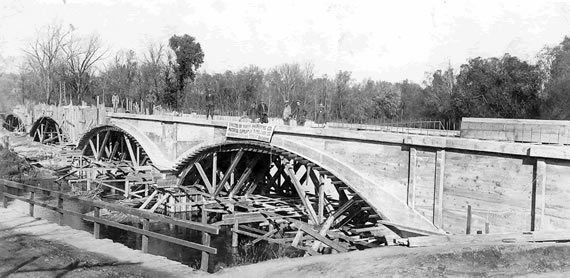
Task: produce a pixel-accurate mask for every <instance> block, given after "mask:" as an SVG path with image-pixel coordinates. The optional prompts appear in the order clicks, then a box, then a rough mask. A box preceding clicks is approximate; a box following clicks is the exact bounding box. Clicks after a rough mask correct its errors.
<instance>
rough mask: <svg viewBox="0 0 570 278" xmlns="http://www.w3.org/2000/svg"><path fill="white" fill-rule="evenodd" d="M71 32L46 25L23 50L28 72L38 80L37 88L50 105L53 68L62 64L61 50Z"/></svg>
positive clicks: (52, 90) (54, 25)
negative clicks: (42, 92)
mask: <svg viewBox="0 0 570 278" xmlns="http://www.w3.org/2000/svg"><path fill="white" fill-rule="evenodd" d="M70 34H71V30H70V29H68V28H64V27H63V26H62V25H61V24H51V25H47V26H46V27H45V29H44V30H41V31H39V32H38V34H37V36H36V38H35V40H34V41H33V42H32V43H30V45H29V46H28V48H26V49H24V52H25V53H26V58H27V66H28V70H30V71H31V72H32V73H33V74H34V75H35V76H36V77H37V78H38V79H39V87H40V89H41V90H42V91H44V93H45V101H46V102H47V103H50V101H51V97H52V95H53V92H54V88H55V87H56V86H54V83H56V82H55V80H54V79H55V68H56V67H57V66H58V65H60V64H61V63H62V62H63V49H64V48H65V47H66V46H67V45H68V44H69V37H70Z"/></svg>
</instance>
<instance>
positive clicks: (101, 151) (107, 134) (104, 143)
mask: <svg viewBox="0 0 570 278" xmlns="http://www.w3.org/2000/svg"><path fill="white" fill-rule="evenodd" d="M110 134H111V131H110V130H107V133H105V137H103V143H101V147H100V148H99V152H98V153H97V156H96V159H97V160H101V156H102V155H103V150H104V149H105V146H106V145H107V141H108V140H109V135H110Z"/></svg>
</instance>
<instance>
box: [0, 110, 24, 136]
mask: <svg viewBox="0 0 570 278" xmlns="http://www.w3.org/2000/svg"><path fill="white" fill-rule="evenodd" d="M2 127H4V128H5V129H6V130H8V131H10V132H25V131H26V127H25V125H24V122H22V121H21V120H20V118H18V116H16V115H13V114H9V115H8V116H6V118H5V119H4V123H3V124H2Z"/></svg>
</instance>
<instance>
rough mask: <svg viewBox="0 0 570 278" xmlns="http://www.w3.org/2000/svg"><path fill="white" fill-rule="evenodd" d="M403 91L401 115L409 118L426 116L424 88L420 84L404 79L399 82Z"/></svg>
mask: <svg viewBox="0 0 570 278" xmlns="http://www.w3.org/2000/svg"><path fill="white" fill-rule="evenodd" d="M399 86H400V91H401V109H402V110H401V111H400V112H401V116H402V117H406V118H409V119H419V118H422V117H424V114H423V112H424V110H425V106H424V99H423V92H424V91H423V89H422V87H421V86H420V85H419V84H416V83H414V82H411V81H409V80H407V79H406V80H404V81H403V82H402V83H400V84H399Z"/></svg>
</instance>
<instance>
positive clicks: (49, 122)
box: [29, 116, 66, 144]
mask: <svg viewBox="0 0 570 278" xmlns="http://www.w3.org/2000/svg"><path fill="white" fill-rule="evenodd" d="M29 134H30V136H31V137H32V138H33V139H34V141H36V142H40V143H42V144H57V143H63V142H65V141H66V138H65V136H64V135H63V131H62V129H61V127H60V126H59V124H58V123H57V122H56V121H55V120H54V119H52V118H50V117H45V116H44V117H40V118H39V119H37V120H36V121H35V122H34V124H32V127H31V128H30V132H29Z"/></svg>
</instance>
